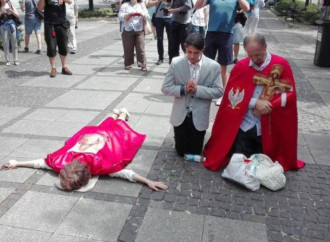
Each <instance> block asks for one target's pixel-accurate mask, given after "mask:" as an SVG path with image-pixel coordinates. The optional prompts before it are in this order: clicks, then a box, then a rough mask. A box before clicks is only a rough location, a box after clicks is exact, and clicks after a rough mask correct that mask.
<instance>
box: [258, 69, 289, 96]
mask: <svg viewBox="0 0 330 242" xmlns="http://www.w3.org/2000/svg"><path fill="white" fill-rule="evenodd" d="M282 73H283V66H281V65H273V66H272V67H271V70H270V75H269V76H266V75H264V74H261V73H257V74H255V75H254V76H253V82H254V83H255V84H257V85H264V86H265V87H264V89H263V91H262V93H261V96H260V98H259V99H260V100H268V101H269V100H271V99H272V97H273V96H274V93H275V91H276V90H279V91H281V92H285V91H289V90H290V89H291V88H292V85H291V83H290V82H287V81H284V80H282V79H280V78H281V75H282Z"/></svg>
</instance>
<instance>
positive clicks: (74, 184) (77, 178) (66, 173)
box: [1, 108, 168, 191]
mask: <svg viewBox="0 0 330 242" xmlns="http://www.w3.org/2000/svg"><path fill="white" fill-rule="evenodd" d="M128 116H129V114H128V112H127V110H126V109H124V108H122V109H121V110H120V111H119V110H118V109H114V113H113V114H112V116H111V117H112V118H113V119H114V120H115V119H121V120H128ZM117 133H118V130H117ZM74 147H75V146H74ZM74 147H73V148H74ZM80 147H81V144H80ZM73 148H72V149H73ZM89 152H92V151H89ZM97 165H99V163H97ZM18 167H29V168H35V169H48V170H52V169H55V168H51V167H50V165H48V164H47V163H46V161H45V160H44V159H36V160H30V161H16V160H10V161H8V162H7V163H6V164H4V165H3V166H2V167H1V170H8V169H15V168H18ZM91 174H92V171H91V170H90V167H89V166H88V165H87V163H84V162H82V161H78V160H73V161H71V162H68V163H66V164H65V165H64V166H63V168H62V169H61V170H60V171H59V179H60V181H59V182H58V183H56V186H57V187H59V188H60V189H63V190H66V191H72V190H80V189H81V188H84V187H88V186H89V182H90V178H91ZM108 175H109V176H110V177H119V178H123V179H127V180H129V181H131V182H140V183H142V184H146V185H147V186H148V187H149V188H151V189H153V190H158V189H162V190H166V189H168V187H167V186H166V185H165V184H164V183H162V182H158V181H152V180H149V179H147V178H145V177H142V176H140V175H138V174H136V173H135V172H134V171H132V170H130V169H126V168H124V169H122V170H119V171H117V172H113V173H110V174H108Z"/></svg>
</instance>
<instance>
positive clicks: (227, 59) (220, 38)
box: [204, 31, 233, 66]
mask: <svg viewBox="0 0 330 242" xmlns="http://www.w3.org/2000/svg"><path fill="white" fill-rule="evenodd" d="M217 54H218V59H217V61H218V63H219V64H220V65H223V66H227V65H229V64H231V63H232V59H233V34H232V33H225V32H213V31H208V32H207V33H206V38H205V50H204V55H205V56H207V57H209V58H210V59H212V60H214V59H215V56H216V55H217Z"/></svg>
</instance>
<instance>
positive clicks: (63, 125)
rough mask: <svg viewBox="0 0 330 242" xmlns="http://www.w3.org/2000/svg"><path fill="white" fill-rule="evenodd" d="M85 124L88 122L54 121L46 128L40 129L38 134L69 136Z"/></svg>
mask: <svg viewBox="0 0 330 242" xmlns="http://www.w3.org/2000/svg"><path fill="white" fill-rule="evenodd" d="M87 124H88V123H84V122H79V123H72V122H61V121H55V122H53V123H51V124H50V125H49V126H48V127H47V128H45V129H43V130H41V131H40V132H39V133H38V134H39V135H46V136H59V137H71V136H72V135H74V134H75V133H76V132H77V131H79V130H80V129H81V128H83V127H84V126H86V125H87Z"/></svg>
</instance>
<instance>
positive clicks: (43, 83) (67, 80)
mask: <svg viewBox="0 0 330 242" xmlns="http://www.w3.org/2000/svg"><path fill="white" fill-rule="evenodd" d="M57 71H58V73H60V72H61V69H60V68H58V70H57ZM84 78H86V76H85V75H72V76H66V75H60V74H58V75H57V77H56V78H49V77H48V76H40V77H37V78H34V79H31V80H28V81H26V82H24V83H23V84H21V85H20V86H30V87H56V88H69V87H71V86H73V85H74V84H76V83H77V82H79V81H81V80H82V79H84Z"/></svg>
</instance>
